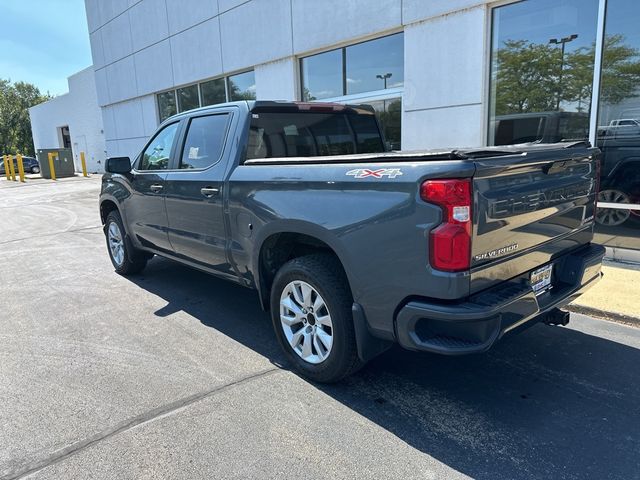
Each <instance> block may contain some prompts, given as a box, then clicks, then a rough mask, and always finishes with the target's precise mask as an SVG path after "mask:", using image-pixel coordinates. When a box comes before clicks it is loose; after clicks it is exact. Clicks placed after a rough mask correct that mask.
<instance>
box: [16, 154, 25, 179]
mask: <svg viewBox="0 0 640 480" xmlns="http://www.w3.org/2000/svg"><path fill="white" fill-rule="evenodd" d="M16 161H17V162H18V174H19V175H20V181H21V182H22V183H24V163H22V155H20V154H18V155H16Z"/></svg>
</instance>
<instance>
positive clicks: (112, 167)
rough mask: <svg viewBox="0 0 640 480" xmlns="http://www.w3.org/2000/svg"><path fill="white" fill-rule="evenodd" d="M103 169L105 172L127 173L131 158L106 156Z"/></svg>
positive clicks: (129, 168) (129, 169)
mask: <svg viewBox="0 0 640 480" xmlns="http://www.w3.org/2000/svg"><path fill="white" fill-rule="evenodd" d="M104 171H105V172H107V173H121V174H124V173H129V172H130V171H131V159H130V158H129V157H111V158H107V161H106V162H105V164H104Z"/></svg>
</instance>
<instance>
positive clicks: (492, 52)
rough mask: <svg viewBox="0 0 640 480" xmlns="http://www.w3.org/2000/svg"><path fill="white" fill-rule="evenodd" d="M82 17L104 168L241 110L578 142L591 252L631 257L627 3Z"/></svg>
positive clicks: (255, 5)
mask: <svg viewBox="0 0 640 480" xmlns="http://www.w3.org/2000/svg"><path fill="white" fill-rule="evenodd" d="M85 5H86V11H87V20H88V26H89V32H90V41H91V51H92V57H93V67H92V68H93V72H94V79H93V80H94V82H95V91H96V94H97V95H96V100H97V105H95V108H97V109H98V108H99V110H100V111H101V116H102V125H103V128H102V129H100V130H101V131H102V130H103V135H104V145H105V147H104V152H99V153H101V154H103V155H105V156H129V157H132V158H133V157H135V156H136V155H137V154H138V153H139V152H140V150H141V149H142V147H143V146H144V144H145V142H146V141H147V140H148V137H149V136H150V135H152V134H153V132H154V131H155V130H156V128H157V127H158V125H159V124H160V123H161V122H162V121H164V120H165V119H166V118H168V117H169V116H171V115H173V114H175V113H178V112H182V111H185V110H189V109H192V108H196V107H199V106H205V105H211V104H216V103H220V102H225V101H234V100H243V99H269V100H297V101H323V102H324V101H331V102H340V103H366V104H370V105H372V106H373V107H374V108H375V109H376V111H377V112H378V114H379V119H380V123H381V126H382V128H383V131H384V134H385V136H386V139H387V142H388V144H389V146H390V147H391V148H394V149H400V148H402V149H403V150H413V149H425V148H440V147H463V146H471V147H479V146H487V145H501V144H508V143H521V142H528V141H542V142H553V141H560V140H584V139H588V140H590V141H591V142H592V143H593V144H596V145H598V146H600V147H601V148H602V149H603V152H604V156H603V162H602V165H603V167H602V182H601V183H602V189H603V191H604V195H603V196H602V197H601V201H603V202H607V203H618V204H622V206H621V207H620V209H601V210H600V213H599V215H600V217H599V219H598V220H599V227H598V228H599V230H600V234H601V235H602V238H601V240H602V241H603V242H605V243H608V244H609V245H611V246H627V247H629V246H631V247H634V248H640V242H639V241H638V240H636V239H637V237H638V235H637V226H636V218H639V219H640V215H637V214H636V212H637V213H639V214H640V210H637V211H634V210H632V209H631V208H629V207H628V205H631V204H640V181H639V180H640V163H634V162H636V161H637V160H640V29H638V28H637V25H638V21H640V2H637V0H523V1H498V2H488V1H483V0H138V1H136V0H111V1H101V0H85ZM69 95H72V96H73V95H74V92H73V91H71V90H70V93H69ZM96 100H94V102H95V101H96ZM32 119H33V121H34V122H36V123H37V122H39V121H40V119H39V118H38V115H37V114H35V115H34V112H32ZM76 129H77V132H74V129H73V128H70V135H71V140H72V141H73V137H74V134H77V135H86V133H85V132H83V131H82V126H78V127H76ZM94 133H95V132H94ZM101 133H102V132H101ZM72 143H73V142H72ZM38 147H39V146H38V145H36V148H38ZM40 147H42V148H50V147H51V146H48V145H41V146H40ZM634 149H635V150H634ZM636 151H638V154H637V155H636V153H635V152H636ZM634 155H635V156H636V157H637V158H634ZM638 208H639V209H640V205H639V206H638Z"/></svg>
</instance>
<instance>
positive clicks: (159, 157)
mask: <svg viewBox="0 0 640 480" xmlns="http://www.w3.org/2000/svg"><path fill="white" fill-rule="evenodd" d="M178 125H179V124H178V123H177V122H176V123H172V124H171V125H167V126H166V127H164V128H163V129H162V130H160V132H158V134H157V135H156V136H155V137H154V138H153V140H152V141H151V143H149V146H148V147H147V148H146V149H145V150H144V152H143V153H142V158H141V160H140V165H139V166H138V170H166V169H167V168H169V159H170V155H171V147H172V146H173V141H174V139H175V137H176V132H177V131H178Z"/></svg>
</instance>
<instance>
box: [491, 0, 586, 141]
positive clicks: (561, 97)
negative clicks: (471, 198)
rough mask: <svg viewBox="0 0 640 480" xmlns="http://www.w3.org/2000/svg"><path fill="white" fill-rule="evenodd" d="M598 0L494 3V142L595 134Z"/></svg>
mask: <svg viewBox="0 0 640 480" xmlns="http://www.w3.org/2000/svg"><path fill="white" fill-rule="evenodd" d="M597 15H598V0H536V1H526V2H519V3H515V4H512V5H506V6H503V7H499V8H495V9H494V10H493V38H492V58H491V104H490V115H491V118H490V124H489V126H490V128H489V144H491V145H505V144H512V143H521V142H530V141H540V142H557V141H561V140H569V139H572V140H573V139H586V138H588V123H589V108H590V104H591V90H592V83H593V68H594V58H595V40H596V26H597Z"/></svg>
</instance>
